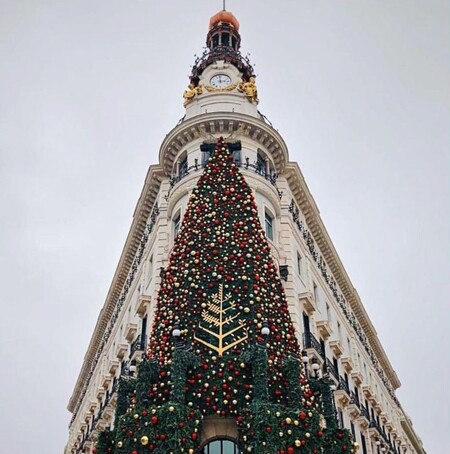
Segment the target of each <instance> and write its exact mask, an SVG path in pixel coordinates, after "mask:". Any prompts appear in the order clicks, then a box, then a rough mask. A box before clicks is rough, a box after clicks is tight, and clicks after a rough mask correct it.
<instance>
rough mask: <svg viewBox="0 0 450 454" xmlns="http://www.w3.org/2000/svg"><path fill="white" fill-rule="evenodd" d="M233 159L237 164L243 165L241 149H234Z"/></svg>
mask: <svg viewBox="0 0 450 454" xmlns="http://www.w3.org/2000/svg"><path fill="white" fill-rule="evenodd" d="M233 161H234V162H235V164H236V165H237V166H240V165H241V150H234V151H233Z"/></svg>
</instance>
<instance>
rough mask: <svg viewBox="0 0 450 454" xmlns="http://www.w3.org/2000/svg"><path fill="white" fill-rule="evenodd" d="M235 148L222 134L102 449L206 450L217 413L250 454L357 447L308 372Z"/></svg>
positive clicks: (130, 453) (133, 453) (137, 453)
mask: <svg viewBox="0 0 450 454" xmlns="http://www.w3.org/2000/svg"><path fill="white" fill-rule="evenodd" d="M230 148H231V144H227V143H226V142H225V141H224V139H223V138H220V139H219V140H218V141H217V144H216V147H215V150H214V152H213V154H212V156H211V157H210V159H209V161H208V163H207V165H206V167H205V169H204V171H203V174H202V175H201V177H200V179H199V181H198V183H197V186H196V188H195V189H194V190H193V192H192V194H191V196H190V199H189V203H188V207H187V210H186V213H185V215H184V218H183V222H182V225H181V227H180V231H179V233H178V236H177V238H176V240H175V244H174V247H173V250H172V253H171V256H170V258H169V264H168V266H167V268H166V270H165V273H164V277H163V280H162V283H161V288H160V291H159V295H158V301H157V308H156V314H155V318H154V323H153V327H152V333H151V337H150V341H149V345H148V351H147V355H146V358H145V359H144V361H143V362H142V364H141V365H140V368H139V374H138V378H137V379H131V380H132V381H131V384H132V386H131V388H133V391H130V379H128V381H124V379H122V382H123V387H121V389H122V388H123V391H121V390H119V395H120V396H119V397H121V398H122V399H123V398H124V396H125V398H127V399H128V402H129V405H128V408H127V409H126V410H124V406H123V405H121V410H119V409H118V411H117V420H116V428H115V431H114V433H112V434H109V433H107V434H106V435H105V434H103V435H102V438H101V439H100V441H101V443H98V446H97V451H98V452H99V453H101V454H103V453H106V452H114V453H126V454H141V453H148V452H154V453H164V454H168V453H190V454H193V453H195V454H197V453H198V452H199V450H200V443H201V440H200V434H201V429H202V421H203V420H204V418H205V417H208V416H210V415H216V416H219V417H223V418H233V419H234V420H235V421H236V424H237V427H238V431H239V440H238V443H239V447H240V449H241V450H242V451H243V452H254V453H257V454H266V453H267V454H275V453H280V454H283V453H289V454H291V453H295V452H304V453H322V452H324V453H341V452H354V451H355V450H356V447H355V445H354V444H353V442H352V439H351V437H350V435H349V433H348V432H347V431H346V430H342V429H338V428H336V424H334V423H333V418H335V416H334V412H333V411H331V414H328V415H325V416H327V418H326V421H325V419H324V417H323V416H322V415H323V414H325V413H326V412H325V411H324V409H323V406H322V405H321V399H320V395H321V394H322V392H321V389H320V387H317V386H310V384H309V382H308V380H306V378H305V377H304V376H302V375H301V369H300V362H299V355H300V347H299V344H298V341H297V337H296V334H295V328H294V325H293V323H292V321H291V318H290V314H289V310H288V304H287V300H286V296H285V294H284V290H283V286H282V283H281V280H280V278H279V274H278V270H277V268H276V266H275V263H274V261H273V260H272V258H271V254H270V246H269V244H268V242H267V239H266V236H265V234H264V231H263V229H262V228H261V224H260V221H259V218H258V210H257V206H256V203H255V200H254V197H253V194H252V191H251V189H250V187H249V186H248V184H247V183H246V181H245V179H244V177H243V175H242V173H241V172H240V170H239V168H238V166H237V165H236V164H235V162H234V160H233V156H232V152H231V151H230ZM328 413H329V412H328ZM325 426H327V427H325Z"/></svg>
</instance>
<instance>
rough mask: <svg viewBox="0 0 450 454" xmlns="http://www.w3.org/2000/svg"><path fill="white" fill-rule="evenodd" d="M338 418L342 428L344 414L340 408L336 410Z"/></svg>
mask: <svg viewBox="0 0 450 454" xmlns="http://www.w3.org/2000/svg"><path fill="white" fill-rule="evenodd" d="M338 416H339V424H340V426H341V427H344V414H343V413H342V410H341V409H340V408H338Z"/></svg>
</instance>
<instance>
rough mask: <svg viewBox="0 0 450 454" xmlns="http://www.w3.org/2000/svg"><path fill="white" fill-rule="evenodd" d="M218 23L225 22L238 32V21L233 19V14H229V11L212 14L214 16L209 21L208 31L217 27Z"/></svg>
mask: <svg viewBox="0 0 450 454" xmlns="http://www.w3.org/2000/svg"><path fill="white" fill-rule="evenodd" d="M219 22H226V23H228V24H230V25H232V26H233V27H234V28H235V29H236V30H237V31H239V21H238V20H237V19H236V18H235V17H234V15H233V13H230V11H225V10H223V11H219V12H218V13H217V14H214V16H212V17H211V19H209V29H210V30H211V29H212V28H213V27H214V25H217V24H218V23H219Z"/></svg>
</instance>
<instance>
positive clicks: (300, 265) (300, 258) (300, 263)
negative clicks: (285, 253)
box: [297, 252, 303, 276]
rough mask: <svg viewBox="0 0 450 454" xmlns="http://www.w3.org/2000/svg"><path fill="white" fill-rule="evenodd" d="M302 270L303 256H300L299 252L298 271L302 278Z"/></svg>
mask: <svg viewBox="0 0 450 454" xmlns="http://www.w3.org/2000/svg"><path fill="white" fill-rule="evenodd" d="M302 268H303V263H302V256H301V255H300V252H297V271H298V274H299V275H300V276H302Z"/></svg>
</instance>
